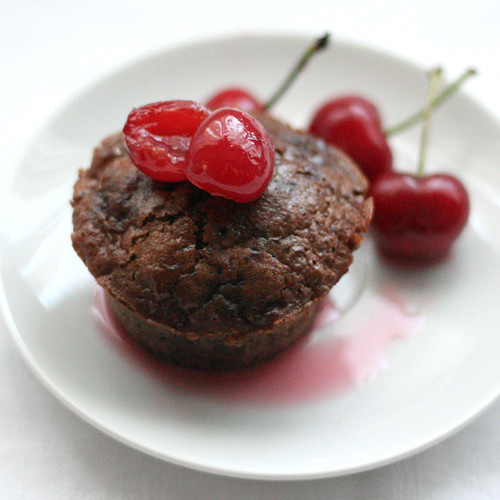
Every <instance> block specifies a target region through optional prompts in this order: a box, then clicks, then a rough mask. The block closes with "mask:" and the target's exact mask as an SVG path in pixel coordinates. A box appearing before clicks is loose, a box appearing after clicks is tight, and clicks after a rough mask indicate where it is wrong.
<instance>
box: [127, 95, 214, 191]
mask: <svg viewBox="0 0 500 500" xmlns="http://www.w3.org/2000/svg"><path fill="white" fill-rule="evenodd" d="M209 113H210V111H209V110H208V109H207V108H205V107H204V106H202V105H201V104H198V103H196V102H193V101H164V102H156V103H152V104H147V105H145V106H141V107H140V108H135V109H133V110H132V112H131V113H130V114H129V116H128V119H127V122H126V123H125V127H124V128H123V134H124V136H125V145H126V147H127V150H128V153H129V155H130V158H131V159H132V161H133V163H134V164H135V165H136V166H137V168H139V169H140V170H142V171H143V172H144V173H145V174H146V175H148V176H149V177H151V178H153V179H155V180H158V181H168V182H178V181H183V180H185V179H186V174H185V167H186V154H187V150H188V148H189V145H190V143H191V138H192V137H193V135H194V133H195V132H196V130H197V129H198V127H199V126H200V124H201V122H202V121H203V120H204V119H205V118H206V117H207V116H208V115H209Z"/></svg>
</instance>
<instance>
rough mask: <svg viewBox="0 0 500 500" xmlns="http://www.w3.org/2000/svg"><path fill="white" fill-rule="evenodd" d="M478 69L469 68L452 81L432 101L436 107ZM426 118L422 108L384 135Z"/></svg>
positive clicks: (408, 126) (389, 134)
mask: <svg viewBox="0 0 500 500" xmlns="http://www.w3.org/2000/svg"><path fill="white" fill-rule="evenodd" d="M476 74H477V71H476V70H475V69H473V68H470V69H467V70H466V71H464V72H463V73H462V74H461V75H460V76H459V77H458V78H457V79H456V80H455V81H454V82H452V83H450V85H448V86H447V87H446V88H445V89H444V90H443V91H442V92H440V93H439V94H438V95H437V96H436V97H435V99H434V101H433V102H432V106H433V107H434V108H436V107H438V106H439V105H440V104H442V103H443V102H444V101H446V100H447V99H449V98H450V97H451V96H452V95H453V94H454V93H455V92H456V91H457V90H458V89H459V87H461V86H462V84H463V83H464V82H465V81H466V80H468V79H469V78H470V77H471V76H473V75H476ZM423 118H424V110H423V109H422V110H420V111H418V112H417V113H415V114H414V115H412V116H410V117H409V118H407V119H406V120H404V121H402V122H401V123H398V124H397V125H394V126H393V127H390V128H388V129H386V130H385V131H384V135H385V136H386V137H389V136H391V135H394V134H397V133H399V132H402V131H403V130H406V129H407V128H410V127H411V126H412V125H415V124H416V123H418V122H419V121H421V120H422V119H423Z"/></svg>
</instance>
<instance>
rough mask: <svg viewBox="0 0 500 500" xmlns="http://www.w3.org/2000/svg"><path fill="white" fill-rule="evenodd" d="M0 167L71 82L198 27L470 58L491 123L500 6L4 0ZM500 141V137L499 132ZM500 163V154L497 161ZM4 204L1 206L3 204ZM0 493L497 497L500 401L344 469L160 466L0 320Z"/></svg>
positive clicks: (460, 65)
mask: <svg viewBox="0 0 500 500" xmlns="http://www.w3.org/2000/svg"><path fill="white" fill-rule="evenodd" d="M0 19H1V21H0V68H1V73H0V75H1V80H0V81H1V82H2V83H1V90H2V92H0V99H1V106H0V112H1V120H0V152H1V164H0V168H1V174H2V177H3V179H4V180H5V179H7V178H8V177H9V175H10V173H11V171H12V170H13V168H14V165H15V162H16V161H17V160H18V159H19V157H20V155H21V154H22V150H23V147H24V146H25V145H26V144H27V142H28V141H29V140H30V138H31V137H32V136H33V134H34V133H35V132H36V130H37V129H38V128H39V127H40V126H41V125H42V124H43V123H44V121H45V120H46V119H47V117H48V116H50V115H51V114H53V113H54V112H55V110H57V109H58V108H59V107H60V106H61V104H62V103H64V102H65V101H67V100H68V99H69V98H71V97H72V96H73V95H74V94H75V93H76V92H77V91H78V90H80V89H82V88H84V87H85V86H86V85H87V84H89V83H91V82H92V81H93V80H95V79H96V78H98V77H99V76H101V75H102V74H106V73H108V72H110V71H112V70H113V69H115V68H117V67H119V66H121V65H123V64H126V63H127V62H129V61H131V60H134V59H136V58H138V57H141V56H143V55H146V54H148V53H150V52H154V51H158V50H162V49H164V48H166V47H168V46H175V45H179V44H182V43H184V42H188V41H193V40H199V39H202V38H204V37H206V36H213V35H217V36H218V35H222V34H229V35H231V34H238V33H241V32H251V33H258V32H285V33H308V34H311V36H313V37H314V36H317V35H319V34H322V33H323V32H324V31H327V30H328V31H331V32H332V33H333V34H334V36H338V37H339V38H343V39H346V40H348V41H355V42H361V43H365V44H369V45H371V46H373V47H375V48H378V49H382V50H387V51H389V52H391V53H393V54H396V55H399V56H403V57H406V58H408V59H409V60H411V61H413V62H416V63H418V64H421V65H423V66H425V67H430V66H433V65H435V64H443V65H444V67H445V68H446V70H447V73H448V74H449V75H450V76H454V75H457V74H458V73H460V72H461V71H462V70H463V69H464V68H465V67H468V66H470V65H473V66H475V67H476V68H477V69H478V70H479V76H478V77H477V78H475V79H474V80H472V81H470V82H469V83H468V84H467V88H466V91H467V93H468V94H470V95H472V96H474V97H475V98H476V99H477V100H478V101H479V102H480V103H481V104H482V105H484V106H485V107H487V108H489V109H490V110H491V112H492V113H494V114H495V115H496V116H497V117H498V118H499V119H500V95H499V93H498V90H497V89H498V84H499V83H500V69H499V67H498V63H497V59H498V54H499V52H500V51H499V49H500V42H499V35H498V28H499V26H500V4H499V3H498V2H497V1H493V0H480V1H476V2H463V1H453V2H452V1H445V0H434V1H421V2H414V3H412V4H410V3H407V2H400V1H389V0H386V1H379V2H370V3H368V2H366V3H365V2H357V1H353V0H351V1H342V2H332V1H326V0H325V1H319V2H308V3H307V8H306V7H303V2H295V3H292V2H290V1H288V2H271V1H260V0H254V1H253V2H252V6H250V2H239V3H237V2H233V3H232V4H231V5H229V4H227V3H226V2H220V1H212V2H201V1H200V2H198V1H191V2H189V1H185V2H182V3H181V2H175V3H170V2H167V1H157V2H153V1H141V2H133V1H123V2H121V3H118V2H116V1H108V2H104V1H102V0H101V1H100V2H98V1H95V0H87V1H74V2H69V1H68V2H62V1H60V2H57V1H55V0H52V1H51V0H45V1H41V0H40V1H36V0H31V1H28V0H16V1H12V0H3V2H2V3H1V5H0ZM499 140H500V138H499ZM499 162H500V160H499ZM2 209H3V210H8V207H2ZM471 300H473V298H471ZM0 366H1V369H0V395H1V397H0V419H1V426H0V470H1V471H2V472H1V474H0V498H2V499H3V498H6V499H10V498H13V499H16V498H42V499H44V498H51V499H52V498H54V499H58V498H98V499H100V498H102V499H108V498H117V499H118V498H120V499H129V498H130V499H135V498H168V499H197V498H200V499H205V498H207V499H212V498H213V499H218V498H243V499H245V498H287V499H302V498H325V499H326V498H346V499H350V498H355V499H358V498H359V499H372V498H373V499H424V498H425V499H456V498H458V499H462V498H463V499H469V498H470V499H495V498H499V497H500V404H499V403H498V402H497V403H496V404H495V405H493V406H492V407H491V408H490V409H489V410H488V411H487V412H485V413H484V414H483V415H481V416H480V417H479V418H478V419H477V420H476V421H475V422H473V423H472V424H471V425H469V426H468V427H467V428H466V429H464V430H462V431H460V432H459V433H458V434H456V435H454V436H453V437H451V438H449V439H447V440H446V441H445V442H443V443H441V444H439V445H437V446H435V447H433V448H431V449H430V450H427V451H424V452H423V453H420V454H419V455H417V456H415V457H412V458H409V459H406V460H404V461H402V462H399V463H397V464H394V465H390V466H386V467H383V468H380V469H377V470H374V471H370V472H365V473H360V474H356V475H353V476H349V477H344V478H337V479H331V480H321V481H312V482H292V483H278V482H272V483H266V482H259V481H247V480H237V479H227V478H222V477H216V476H210V475H207V474H204V473H199V472H194V471H189V470H185V469H181V468H179V467H176V466H172V465H170V464H167V463H163V462H161V461H159V460H156V459H154V458H150V457H148V456H145V455H143V454H141V453H139V452H136V451H133V450H131V449H129V448H127V447H125V446H124V445H121V444H119V443H117V442H115V441H113V440H112V439H110V438H108V437H106V436H104V435H103V434H101V433H100V432H99V431H97V430H94V429H93V428H91V427H90V426H88V425H87V424H86V423H84V422H82V421H80V420H79V419H78V418H77V417H76V416H74V415H73V414H72V413H70V412H69V411H68V410H66V409H65V408H64V407H63V406H62V405H61V404H60V403H59V402H57V401H56V400H54V398H53V397H52V396H51V395H50V394H49V393H48V392H47V391H46V390H45V389H44V388H43V387H42V386H41V384H40V383H39V382H38V381H37V380H36V379H35V378H34V376H33V375H32V374H31V372H30V371H29V370H28V368H27V367H26V366H25V364H24V362H23V360H22V359H21V357H20V355H19V354H18V352H17V350H16V348H15V346H14V344H13V342H12V340H11V339H10V337H9V335H8V334H7V330H6V327H5V324H4V323H3V322H1V323H0Z"/></svg>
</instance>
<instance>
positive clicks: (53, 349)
mask: <svg viewBox="0 0 500 500" xmlns="http://www.w3.org/2000/svg"><path fill="white" fill-rule="evenodd" d="M309 41H310V40H308V39H305V38H303V37H286V36H277V37H274V36H258V37H257V36H256V37H252V36H245V37H237V38H228V39H219V40H212V41H207V42H205V43H199V44H195V45H191V46H187V47H181V48H178V49H174V50H170V51H166V52H163V53H158V54H155V55H153V56H152V57H148V58H145V59H143V60H140V61H137V62H136V63H134V64H132V65H130V66H128V67H126V68H124V69H121V70H119V71H116V72H114V73H112V74H110V75H108V76H107V77H105V78H104V79H103V80H101V81H99V82H98V83H96V84H95V85H94V86H92V87H91V88H89V89H88V90H86V91H85V92H83V93H82V94H80V95H78V96H77V97H76V98H74V99H73V100H72V101H71V102H69V103H68V104H67V105H66V106H65V107H63V108H62V109H61V110H60V111H59V112H57V113H56V114H55V115H54V117H53V118H52V119H51V120H50V121H49V122H48V123H47V124H46V126H45V127H44V128H43V130H42V131H41V133H40V134H39V135H38V136H37V138H36V139H35V140H34V142H33V143H32V145H31V147H30V148H29V150H28V151H27V153H26V155H25V156H24V159H23V161H22V162H21V164H20V165H19V167H18V169H17V170H16V173H15V176H14V179H13V182H12V184H11V185H10V187H9V188H8V193H7V200H6V202H7V203H8V204H9V210H8V211H7V213H8V214H9V217H8V218H7V217H4V220H2V224H1V227H2V228H3V229H5V234H3V235H2V261H1V283H2V287H1V288H2V305H3V312H4V314H5V315H6V317H7V320H8V322H9V324H10V328H11V330H12V334H13V336H14V338H15V341H16V342H17V344H18V346H19V348H20V350H21V351H22V353H23V354H24V356H25V358H26V360H27V362H28V364H29V365H30V367H31V368H32V369H33V371H34V372H35V373H36V374H37V375H38V376H39V377H40V379H41V380H42V381H43V382H44V383H45V385H46V386H47V387H48V388H49V389H50V390H51V391H52V392H53V393H54V394H55V395H56V396H57V397H58V398H59V399H60V400H61V401H62V402H63V403H64V404H66V405H67V406H68V407H70V408H71V409H72V410H74V411H75V412H76V413H77V414H78V415H80V416H81V417H82V418H84V419H85V420H86V421H88V422H89V423H91V424H92V425H94V426H96V427H97V428H99V429H101V430H102V431H104V432H105V433H107V434H109V435H111V436H114V437H115V438H117V439H118V440H120V441H122V442H124V443H127V444H128V445H130V446H133V447H135V448H137V449H140V450H142V451H144V452H146V453H149V454H151V455H154V456H156V457H160V458H162V459H165V460H168V461H172V462H175V463H177V464H183V465H185V466H188V467H193V468H197V469H201V470H205V471H211V472H215V473H220V474H227V475H232V476H240V477H251V478H266V479H298V478H316V477H325V476H334V475H341V474H346V473H350V472H354V471H359V470H363V469H367V468H371V467H375V466H378V465H381V464H385V463H389V462H391V461H394V460H396V459H400V458H402V457H405V456H408V455H409V454H411V453H415V452H416V451H418V450H421V449H423V448H425V447H427V446H429V445H431V444H433V443H436V442H437V441H438V440H440V439H442V438H444V437H446V436H448V435H449V434H450V433H452V432H453V431H455V430H457V429H458V428H460V427H461V426H463V425H464V424H465V423H467V422H469V421H470V420H471V419H472V418H473V417H474V416H476V415H477V414H478V413H479V412H480V411H481V410H483V409H484V408H485V407H487V406H488V405H489V404H490V403H491V402H492V401H493V400H494V399H495V398H496V397H497V395H498V393H499V390H500V370H499V368H498V359H500V315H499V314H498V305H497V302H498V287H497V286H498V285H497V284H498V283H499V282H500V250H499V249H500V233H499V232H498V227H499V226H500V206H499V201H498V200H499V195H500V174H499V170H498V158H499V157H500V150H499V142H498V140H497V138H498V137H499V136H500V129H499V125H498V124H497V123H496V122H495V121H494V120H493V119H492V117H490V116H489V115H488V114H487V113H486V112H485V111H484V110H482V109H480V107H479V106H477V104H475V103H474V102H473V101H471V100H470V99H469V98H467V97H466V96H465V95H463V94H458V95H457V96H456V97H454V99H453V100H452V101H450V102H449V103H448V104H447V105H446V106H444V107H443V108H442V109H441V110H440V111H439V112H438V113H436V120H435V123H434V125H433V129H432V134H433V135H432V141H431V150H430V153H429V169H430V170H437V169H439V170H445V171H453V172H455V173H456V174H457V175H458V176H460V177H461V178H462V179H463V180H464V182H465V183H466V184H467V186H468V188H469V190H470V193H471V198H472V214H471V218H470V224H469V225H468V227H467V229H466V231H465V233H464V234H463V236H462V237H461V239H460V241H459V242H458V244H457V245H456V247H455V251H454V253H453V255H452V257H451V258H450V259H449V260H448V261H447V262H446V263H444V264H442V265H440V266H437V267H435V268H433V269H430V270H427V271H413V272H412V271H401V270H399V271H398V270H394V269H390V268H388V267H386V266H385V265H384V264H382V263H381V262H380V261H378V260H377V258H376V257H375V255H374V252H373V249H372V248H371V246H370V242H369V241H368V242H367V244H366V245H365V246H364V248H363V250H361V251H360V252H358V253H357V256H356V261H355V264H354V267H353V270H352V272H351V273H349V275H348V277H346V278H345V279H343V280H342V282H341V283H340V285H339V287H338V289H337V290H336V291H335V292H334V298H335V300H336V301H337V304H338V305H339V307H340V309H341V317H340V319H338V320H337V321H336V322H335V323H333V324H330V325H329V326H327V327H325V328H323V329H321V330H319V331H318V332H316V333H315V334H314V335H313V336H312V337H311V338H310V339H309V340H308V341H307V342H306V343H303V344H302V345H301V346H299V347H298V348H297V349H296V350H294V351H292V353H289V354H287V355H286V356H285V357H283V358H282V359H281V360H279V361H278V362H277V363H275V364H271V365H270V366H271V367H270V368H264V369H261V370H258V371H256V372H255V373H254V374H252V375H250V376H248V375H247V376H244V377H235V378H233V379H230V380H227V379H225V380H224V379H221V378H217V379H213V380H208V382H207V380H202V379H200V378H196V377H191V379H189V377H182V376H180V375H179V374H176V373H174V372H172V371H168V370H167V371H165V372H164V373H162V372H158V371H154V370H151V369H150V367H149V368H148V367H146V366H143V364H142V362H141V361H140V360H138V359H137V358H136V357H134V356H133V355H131V352H130V351H129V350H127V349H125V347H124V345H121V344H116V343H115V342H113V341H112V339H110V338H109V337H108V336H106V334H105V333H103V331H102V330H101V329H100V328H99V327H98V325H97V324H96V322H95V320H94V318H93V316H92V314H91V306H92V301H93V294H94V292H95V285H94V284H93V280H92V279H91V278H90V276H89V274H88V273H87V271H86V269H85V267H84V266H83V264H82V263H81V262H80V261H79V259H78V258H77V257H76V255H75V254H74V252H73V250H72V248H71V244H70V233H71V210H70V206H69V199H70V198H71V193H72V184H73V182H74V180H75V178H76V175H77V168H78V167H81V166H85V165H88V163H89V159H90V155H91V150H92V148H93V147H94V146H95V145H96V144H97V143H98V142H99V141H100V139H101V138H103V137H104V136H106V135H107V134H109V133H111V132H114V131H116V130H118V129H120V128H121V127H122V125H123V123H124V120H125V118H126V116H127V114H128V112H129V111H130V109H131V108H132V107H134V106H137V105H141V104H144V103H147V102H151V101H157V100H164V99H165V100H166V99H174V98H175V99H178V98H186V99H195V100H203V99H205V98H206V97H207V96H208V95H209V94H210V93H211V92H212V91H214V90H216V89H218V88H219V87H221V86H225V85H228V84H243V85H245V86H247V87H248V88H250V89H253V90H254V91H255V92H256V93H257V94H258V95H260V96H262V97H265V96H268V95H269V94H270V93H271V91H272V90H273V89H274V88H275V87H276V85H277V84H278V82H279V81H280V79H281V78H282V76H283V75H284V74H285V73H286V71H287V70H288V69H289V68H290V66H291V65H292V63H293V62H294V61H295V60H296V57H297V55H298V54H299V53H301V51H302V50H303V49H304V47H305V46H306V45H307V44H308V43H309ZM344 91H351V92H358V93H359V92H362V93H364V94H366V95H368V97H370V98H372V99H373V100H375V101H376V102H377V103H378V105H379V107H380V108H381V109H382V110H383V114H384V118H385V121H386V123H388V124H392V123H394V122H396V121H397V120H399V119H400V118H403V117H405V116H407V115H408V114H409V113H410V112H412V111H414V110H415V109H417V108H419V107H420V106H421V103H422V102H423V96H424V93H425V77H424V71H423V70H422V69H419V68H416V67H414V66H412V65H411V64H408V63H406V62H404V61H401V60H398V59H395V58H393V57H390V56H388V55H384V54H381V53H378V52H374V51H372V50H369V49H367V48H363V47H357V46H352V45H349V44H344V43H341V42H339V41H336V44H335V46H334V47H332V48H331V49H330V50H328V51H327V52H325V53H323V54H322V55H319V56H317V58H316V59H314V61H313V62H312V63H311V64H310V66H309V67H308V68H307V70H306V71H305V73H304V74H303V75H302V76H301V77H300V79H299V81H298V82H297V83H296V84H295V85H294V87H293V88H292V89H291V90H290V91H289V93H288V94H287V96H286V97H285V98H284V99H283V100H282V101H281V103H280V104H279V105H278V106H277V108H276V110H275V112H276V114H277V115H279V116H280V117H282V118H284V119H286V120H287V121H289V122H292V123H293V124H294V125H297V126H301V125H305V124H306V123H307V121H308V119H309V117H310V115H311V112H312V109H313V108H314V107H316V106H317V104H318V103H319V102H320V101H322V100H324V99H325V98H327V97H329V96H331V95H334V94H338V93H339V92H344ZM417 139H418V132H417V131H416V130H414V131H412V132H409V133H406V134H404V135H402V136H401V137H399V138H397V139H395V140H394V141H393V143H392V145H393V147H394V150H395V151H396V162H397V164H398V165H406V166H408V167H409V168H411V167H412V166H413V165H414V163H415V161H416V152H417ZM4 213H5V212H4ZM410 334H411V335H410ZM398 336H399V337H405V338H401V339H400V340H394V341H393V342H392V341H390V340H389V338H390V337H398ZM358 340H359V342H358ZM366 345H368V346H369V349H365V350H363V346H366ZM318 347H319V348H318ZM363 356H364V358H363ZM363 359H364V361H363ZM360 360H361V361H362V362H361V364H360V363H359V361H360ZM384 363H385V364H384ZM382 368H383V369H382Z"/></svg>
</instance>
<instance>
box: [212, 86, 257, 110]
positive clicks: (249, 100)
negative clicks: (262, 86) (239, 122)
mask: <svg viewBox="0 0 500 500" xmlns="http://www.w3.org/2000/svg"><path fill="white" fill-rule="evenodd" d="M206 106H207V108H208V109H212V110H215V109H219V108H239V109H242V110H243V111H248V112H249V113H254V112H259V111H262V110H263V105H262V104H261V103H260V102H259V101H258V100H257V99H256V98H255V97H254V96H253V95H252V94H251V93H250V92H248V91H247V90H245V89H241V88H227V89H223V90H221V91H220V92H217V94H215V95H213V96H212V97H210V99H209V100H208V101H207V103H206Z"/></svg>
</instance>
